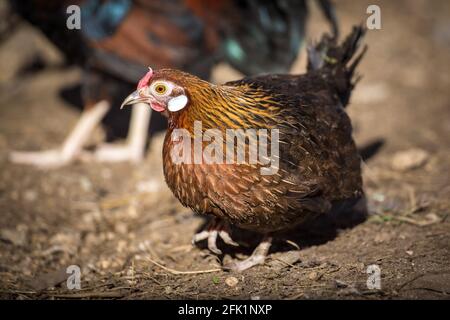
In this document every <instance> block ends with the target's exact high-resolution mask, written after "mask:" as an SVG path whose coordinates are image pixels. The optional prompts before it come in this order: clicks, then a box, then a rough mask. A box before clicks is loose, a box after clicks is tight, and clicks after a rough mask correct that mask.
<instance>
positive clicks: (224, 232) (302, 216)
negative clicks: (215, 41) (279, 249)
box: [123, 27, 365, 271]
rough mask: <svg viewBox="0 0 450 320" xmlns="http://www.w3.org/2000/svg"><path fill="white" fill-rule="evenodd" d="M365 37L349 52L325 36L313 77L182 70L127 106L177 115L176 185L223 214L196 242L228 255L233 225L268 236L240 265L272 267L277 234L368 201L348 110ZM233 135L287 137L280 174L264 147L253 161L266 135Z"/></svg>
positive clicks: (350, 40) (173, 119)
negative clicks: (213, 79)
mask: <svg viewBox="0 0 450 320" xmlns="http://www.w3.org/2000/svg"><path fill="white" fill-rule="evenodd" d="M363 35H364V29H362V28H361V27H354V29H353V32H352V33H351V34H350V35H349V36H348V37H347V39H346V40H345V41H344V42H343V43H342V44H341V45H338V44H337V41H336V38H333V37H329V36H328V35H325V36H324V37H323V38H322V41H321V42H320V43H319V44H318V45H317V46H316V47H315V48H311V49H310V50H309V51H308V72H307V73H306V74H304V75H283V74H277V75H263V76H256V77H248V78H244V79H242V80H238V81H232V82H227V83H225V84H223V85H214V84H210V83H208V82H206V81H204V80H201V79H199V78H197V77H195V76H193V75H190V74H187V73H184V72H181V71H178V70H171V69H162V70H157V71H155V72H153V71H152V70H150V71H148V73H147V74H146V75H145V76H144V78H143V79H142V80H141V81H140V82H139V85H138V90H136V91H135V92H133V93H132V94H131V95H130V96H129V97H128V98H127V99H125V101H124V103H123V105H127V104H133V103H136V102H140V103H147V104H148V105H150V106H151V108H152V109H153V110H155V111H157V112H163V113H164V114H165V115H167V116H168V121H169V129H168V131H167V133H166V137H165V140H164V146H163V166H164V176H165V178H166V182H167V184H168V186H169V188H170V189H171V190H172V192H173V193H174V195H175V196H176V197H177V198H178V199H179V200H180V202H181V203H182V204H183V205H185V206H187V207H189V208H191V209H192V210H193V211H194V212H196V213H198V214H206V215H210V216H211V217H213V220H212V223H211V224H210V225H209V227H208V228H207V229H206V230H205V231H202V232H200V233H198V234H197V235H195V236H194V242H196V241H200V240H206V239H207V240H208V248H209V249H210V250H211V251H213V252H214V253H216V254H221V250H219V249H218V248H217V245H216V241H217V239H218V237H220V238H222V240H224V242H225V243H227V244H230V245H234V246H236V245H238V244H237V243H236V242H234V241H233V240H232V238H231V236H230V234H229V232H228V223H231V224H232V225H237V226H239V227H241V228H243V229H248V230H253V231H257V232H260V233H263V234H264V235H265V238H264V240H263V241H262V242H261V244H260V245H259V246H258V247H257V248H256V250H255V251H254V253H253V255H252V256H251V257H250V258H248V259H247V260H244V261H240V262H237V263H235V264H234V265H233V268H234V269H236V270H239V271H242V270H245V269H248V268H250V267H252V266H254V265H256V264H260V263H263V262H264V259H265V257H266V255H267V253H268V251H269V248H270V245H271V241H272V236H273V234H274V233H275V232H278V231H284V230H287V229H290V228H293V227H295V226H297V225H299V224H302V223H304V222H306V221H308V220H311V219H312V218H314V217H317V216H324V215H326V214H329V213H334V214H336V212H340V211H343V212H346V213H347V212H350V211H351V210H352V208H353V207H354V206H355V204H356V203H357V202H358V201H359V200H360V199H361V198H362V197H363V190H362V177H361V158H360V156H359V154H358V152H357V149H356V145H355V143H354V141H353V138H352V125H351V122H350V119H349V117H348V116H347V114H346V112H345V109H344V108H345V107H346V106H347V104H348V102H349V99H350V95H351V92H352V90H353V87H354V85H355V81H356V80H355V79H354V71H355V68H356V67H357V65H358V63H359V61H360V60H361V58H362V57H363V55H364V52H365V49H364V50H362V51H361V52H360V53H359V54H357V51H358V47H359V43H360V41H361V39H362V37H363ZM199 123H200V126H201V127H200V128H199V127H198V125H199ZM196 127H197V128H196ZM230 129H235V130H241V131H243V130H246V129H253V130H260V129H262V130H266V131H271V130H278V132H279V136H276V137H272V135H270V144H274V143H275V144H276V145H277V146H279V147H278V150H277V149H275V150H274V148H273V146H270V150H271V151H270V152H271V155H270V157H271V158H274V159H276V161H275V163H276V164H274V162H272V161H271V163H270V169H274V170H268V171H265V173H263V171H264V170H261V169H269V168H268V167H267V166H266V165H267V163H266V164H264V163H263V159H262V158H261V154H263V155H267V154H268V153H267V150H262V149H264V146H262V145H261V144H259V145H258V146H256V147H257V149H258V150H257V151H256V152H258V153H259V158H258V160H257V161H255V162H254V163H252V162H251V160H249V159H250V158H251V155H250V154H251V151H250V150H251V149H252V144H251V141H253V142H254V141H255V140H258V142H260V141H261V136H259V137H256V135H255V136H254V137H252V136H251V135H250V134H248V133H245V137H244V139H242V140H243V141H242V142H243V143H244V144H245V145H244V146H243V147H242V148H239V146H238V147H237V148H236V145H237V144H238V143H237V142H236V139H235V137H234V138H233V140H231V141H225V137H226V139H227V140H228V134H229V130H230ZM207 130H208V131H209V134H212V130H215V134H214V135H213V136H214V139H211V136H210V137H209V138H208V139H205V138H204V136H206V134H207ZM238 140H239V138H238ZM197 141H199V142H198V143H199V144H200V146H201V149H200V148H199V147H196V145H197ZM211 141H214V142H213V143H212V142H211ZM266 141H267V140H266ZM211 146H213V148H211ZM253 146H255V145H253ZM230 147H231V150H230V149H228V148H230ZM207 149H208V150H209V154H208V152H207ZM212 149H213V151H212ZM220 150H221V151H220ZM239 150H240V151H239ZM230 153H231V156H232V158H231V159H233V160H234V161H232V162H231V163H230V162H229V161H228V159H229V154H230ZM225 154H226V156H225ZM240 154H241V157H240V156H239V155H240ZM242 155H243V156H242ZM225 157H226V161H225ZM263 158H267V157H263ZM195 159H197V160H195ZM236 159H244V160H245V161H247V162H245V161H244V162H243V163H242V162H241V163H239V160H237V161H236ZM271 160H272V159H271Z"/></svg>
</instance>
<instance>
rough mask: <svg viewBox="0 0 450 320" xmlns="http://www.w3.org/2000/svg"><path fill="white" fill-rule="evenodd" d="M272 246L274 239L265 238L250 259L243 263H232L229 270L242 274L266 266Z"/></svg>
mask: <svg viewBox="0 0 450 320" xmlns="http://www.w3.org/2000/svg"><path fill="white" fill-rule="evenodd" d="M271 245H272V237H270V236H265V237H264V238H263V240H262V241H261V243H260V244H259V245H258V246H257V247H256V249H255V250H254V251H253V253H252V255H251V256H250V257H248V258H247V259H245V260H242V261H235V262H233V263H231V264H230V265H229V266H228V268H229V269H231V270H234V271H238V272H242V271H244V270H247V269H250V268H252V267H254V266H256V265H260V264H264V262H265V261H266V257H267V254H268V253H269V249H270V246H271Z"/></svg>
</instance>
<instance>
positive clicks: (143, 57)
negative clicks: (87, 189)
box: [10, 0, 214, 168]
mask: <svg viewBox="0 0 450 320" xmlns="http://www.w3.org/2000/svg"><path fill="white" fill-rule="evenodd" d="M12 4H13V7H14V8H15V10H16V12H18V13H19V14H20V15H21V16H22V17H24V18H25V19H26V20H28V21H29V22H31V23H32V24H34V25H36V26H37V27H38V28H39V29H41V30H42V31H43V32H44V34H45V35H46V36H47V37H48V38H49V39H50V40H51V41H52V42H53V43H55V44H56V45H57V47H58V48H59V49H61V50H62V51H63V53H64V54H65V57H66V59H67V62H68V63H72V64H77V65H79V66H81V67H82V68H83V73H84V74H83V77H82V98H83V102H84V106H85V107H84V111H83V113H82V115H81V117H80V119H79V121H78V122H77V124H76V126H75V128H74V129H73V130H72V132H71V133H70V134H69V136H68V137H67V138H66V140H65V141H64V142H63V144H62V145H61V147H59V148H58V149H56V150H49V151H42V152H12V153H11V155H10V159H11V160H12V161H13V162H16V163H24V164H32V165H35V166H38V167H45V168H49V167H58V166H63V165H66V164H68V163H70V162H72V161H74V160H76V159H78V158H80V157H83V156H85V155H86V152H82V151H83V150H82V148H83V146H84V145H85V144H86V142H87V141H88V139H89V137H90V135H91V133H92V131H93V130H94V129H95V127H96V126H97V125H98V124H99V123H100V121H101V120H102V118H103V117H104V116H105V115H106V114H107V113H108V112H109V110H110V108H111V105H113V104H114V103H116V106H118V104H120V100H118V95H117V93H118V92H120V90H119V89H121V88H122V87H125V88H131V86H132V84H133V83H136V81H137V80H139V78H140V76H141V74H142V72H144V71H145V70H146V65H149V64H152V65H155V66H158V67H161V68H162V67H172V68H179V69H183V70H186V71H188V72H191V73H194V74H196V75H197V76H200V77H202V78H208V77H209V75H210V72H211V68H212V66H213V63H214V57H213V54H214V48H212V47H208V44H207V41H206V38H205V36H204V25H203V23H202V21H201V20H200V19H199V18H198V17H197V16H195V15H194V14H192V13H191V11H190V10H189V8H187V6H185V5H183V1H182V0H171V1H162V0H135V1H131V0H110V1H98V0H78V1H68V0H66V1H60V0H58V1H56V0H53V1H43V0H24V1H20V2H16V1H13V2H12ZM74 4H76V5H80V7H81V24H82V25H81V29H80V30H69V29H68V28H67V27H66V19H67V18H68V14H67V13H66V9H67V7H68V6H69V5H74ZM150 115H151V110H150V109H149V108H146V107H145V106H144V107H143V106H139V105H137V106H134V107H133V111H132V116H131V123H130V127H129V132H128V137H127V143H126V144H125V145H109V144H105V145H102V146H100V147H98V148H97V149H96V150H95V152H94V154H91V155H89V159H94V160H98V161H125V160H129V161H132V162H138V161H140V160H142V158H143V154H144V150H145V145H146V140H147V133H148V125H149V119H150ZM84 158H86V157H84Z"/></svg>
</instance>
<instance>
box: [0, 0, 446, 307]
mask: <svg viewBox="0 0 450 320" xmlns="http://www.w3.org/2000/svg"><path fill="white" fill-rule="evenodd" d="M369 4H378V5H380V7H381V10H382V11H381V13H382V29H381V30H373V31H369V32H368V35H367V43H368V45H369V51H368V53H367V55H366V57H365V59H364V60H363V62H362V64H361V67H360V68H359V71H360V73H361V74H362V75H363V76H364V78H363V80H362V81H361V82H360V83H359V85H358V86H357V88H356V89H355V92H354V95H353V97H352V103H351V105H350V106H349V113H350V116H351V118H352V121H353V124H354V128H355V138H356V140H357V143H358V146H359V147H360V148H361V150H365V152H366V153H370V152H371V151H374V152H372V155H371V157H369V158H368V159H367V160H366V161H365V163H364V164H363V168H364V183H365V190H366V193H367V198H368V203H369V209H370V215H369V217H368V219H367V220H366V221H365V222H363V223H360V224H358V225H356V226H355V227H353V228H347V229H338V230H334V231H333V232H328V233H326V234H320V233H319V234H309V233H308V232H301V234H300V232H299V234H294V235H292V234H291V235H286V237H284V238H283V237H282V238H280V239H278V240H277V242H276V245H275V247H274V249H273V250H272V252H271V254H270V256H269V259H268V260H267V263H266V264H265V265H264V266H259V267H256V268H254V269H251V270H248V271H246V272H243V273H235V272H231V271H227V270H221V264H220V263H219V262H218V260H217V258H216V257H215V256H214V255H212V254H211V253H210V252H209V251H208V250H206V249H205V248H204V247H203V246H193V245H191V237H192V235H193V234H194V232H195V231H196V230H197V229H198V228H199V227H200V226H201V225H202V224H203V223H204V220H203V219H202V218H201V217H198V216H194V214H193V213H192V212H190V211H189V210H187V209H186V208H183V207H182V206H181V205H180V204H179V203H178V201H177V200H176V199H175V198H174V197H173V196H172V194H171V192H170V191H169V189H168V188H167V187H166V185H165V183H164V180H163V176H162V161H161V148H162V137H163V135H164V133H163V132H159V133H156V134H154V135H152V139H151V141H150V145H149V150H148V154H147V158H146V160H145V163H143V164H141V165H131V164H91V163H77V164H73V165H70V166H67V167H64V168H61V169H57V170H51V171H42V170H38V169H34V168H31V167H26V166H19V165H14V164H11V163H10V162H9V161H8V152H10V151H11V150H15V149H19V150H41V149H46V148H54V147H56V146H57V145H58V143H60V142H61V141H62V140H63V138H64V137H65V135H66V134H67V132H68V130H69V129H70V127H71V126H73V125H74V123H75V121H76V119H77V117H78V115H79V110H78V109H77V108H74V106H73V105H72V104H70V103H68V102H67V100H66V99H64V98H63V97H62V95H61V94H60V92H61V90H63V89H65V88H68V87H73V86H75V85H76V84H77V83H79V80H80V70H78V69H76V68H60V67H57V65H58V62H59V61H60V60H61V57H60V55H59V53H58V52H57V50H56V49H55V48H53V47H52V46H51V45H50V44H49V43H48V42H47V41H46V40H45V39H44V38H43V37H42V35H40V34H39V33H38V32H36V31H35V30H33V29H32V28H31V27H30V26H28V25H26V24H21V25H20V26H19V27H18V28H16V29H15V30H14V31H12V33H11V34H10V35H9V36H8V37H7V38H6V39H5V40H3V42H2V43H1V45H0V69H1V73H0V177H1V178H0V298H4V299H5V298H12V299H56V298H114V299H155V298H162V299H177V298H189V299H207V298H213V299H218V298H225V299H238V298H242V299H265V298H269V299H308V298H309V299H312V298H320V299H322V298H332V299H341V298H343V299H399V298H413V299H421V298H432V299H449V298H450V218H449V213H450V211H449V209H450V176H449V169H450V148H449V147H450V91H449V88H450V67H449V62H450V60H449V59H450V2H449V1H445V0H443V1H438V0H433V1H425V0H415V1H368V2H367V1H350V0H345V1H343V0H342V1H338V5H337V8H338V14H339V17H340V18H341V24H342V29H343V30H342V31H343V33H344V34H345V33H347V32H348V31H349V30H350V27H351V25H352V24H355V23H359V22H361V21H364V20H365V19H366V17H367V15H366V8H367V6H368V5H369ZM309 26H310V30H311V32H310V35H312V37H313V38H315V39H317V37H318V36H319V34H320V33H321V32H322V31H324V30H326V28H327V26H326V23H325V21H324V20H323V18H322V17H321V15H320V13H319V12H318V10H317V9H313V10H312V17H311V21H310V24H309ZM36 54H39V56H40V57H42V59H43V60H44V62H45V64H46V65H47V67H46V68H43V69H39V70H38V71H36V70H35V71H33V72H30V71H29V72H20V70H23V67H24V65H26V64H27V63H29V62H30V61H31V60H32V58H33V57H34V56H35V55H36ZM303 61H304V57H303V59H299V63H298V64H296V66H295V68H294V71H301V70H303V69H304V66H303ZM233 77H236V74H235V73H233V72H231V71H230V70H229V68H227V67H224V66H220V67H218V68H217V70H215V79H216V81H219V82H220V81H223V80H227V79H230V78H233ZM125 115H127V114H126V113H124V121H125V123H126V116H125ZM155 117H159V115H158V116H155ZM159 120H160V121H161V119H159ZM103 134H104V133H103V132H102V130H99V131H98V132H97V133H96V135H95V137H94V138H93V142H95V141H98V139H100V138H101V136H102V135H103ZM251 245H252V243H249V246H250V247H247V248H246V247H243V248H241V249H237V250H233V249H232V248H231V249H230V248H227V249H226V250H227V251H225V252H226V254H225V256H224V257H221V258H223V261H224V262H227V261H229V260H230V259H242V258H244V257H246V256H247V255H248V253H249V251H250V250H251ZM297 248H300V250H298V249H297ZM69 265H78V266H80V268H81V271H82V275H81V290H68V289H67V287H66V281H65V279H66V278H67V276H68V275H67V274H66V268H67V266H69ZM370 265H377V266H378V267H379V268H380V272H381V273H380V275H381V289H370V288H369V287H368V286H367V284H366V282H367V280H368V276H369V275H368V273H367V268H368V266H370Z"/></svg>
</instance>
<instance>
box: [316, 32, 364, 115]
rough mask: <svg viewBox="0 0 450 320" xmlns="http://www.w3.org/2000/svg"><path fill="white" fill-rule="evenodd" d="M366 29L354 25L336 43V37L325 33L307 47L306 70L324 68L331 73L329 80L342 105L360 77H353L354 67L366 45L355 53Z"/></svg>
mask: <svg viewBox="0 0 450 320" xmlns="http://www.w3.org/2000/svg"><path fill="white" fill-rule="evenodd" d="M365 32H366V29H365V28H364V27H362V26H354V27H353V30H352V32H351V33H350V35H348V36H347V38H346V39H345V40H344V41H343V42H342V44H341V45H338V44H337V39H336V37H331V36H330V35H328V34H325V35H324V36H323V37H322V39H321V40H320V42H319V43H318V44H317V45H315V46H310V47H309V48H308V71H312V70H319V69H325V70H324V71H328V72H330V73H332V75H333V76H332V77H330V81H332V82H333V85H334V86H335V87H336V90H337V92H338V95H339V97H340V98H341V102H342V104H343V106H346V105H347V104H348V101H349V99H350V94H351V91H352V89H353V88H354V86H355V85H356V83H357V82H358V80H359V79H360V77H356V78H354V74H355V69H356V67H357V66H358V64H359V62H360V61H361V59H362V58H363V57H364V54H365V53H366V51H367V45H365V46H364V48H363V49H362V50H360V52H359V53H358V54H357V52H358V49H359V47H360V44H361V41H362V39H363V37H364V34H365Z"/></svg>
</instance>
